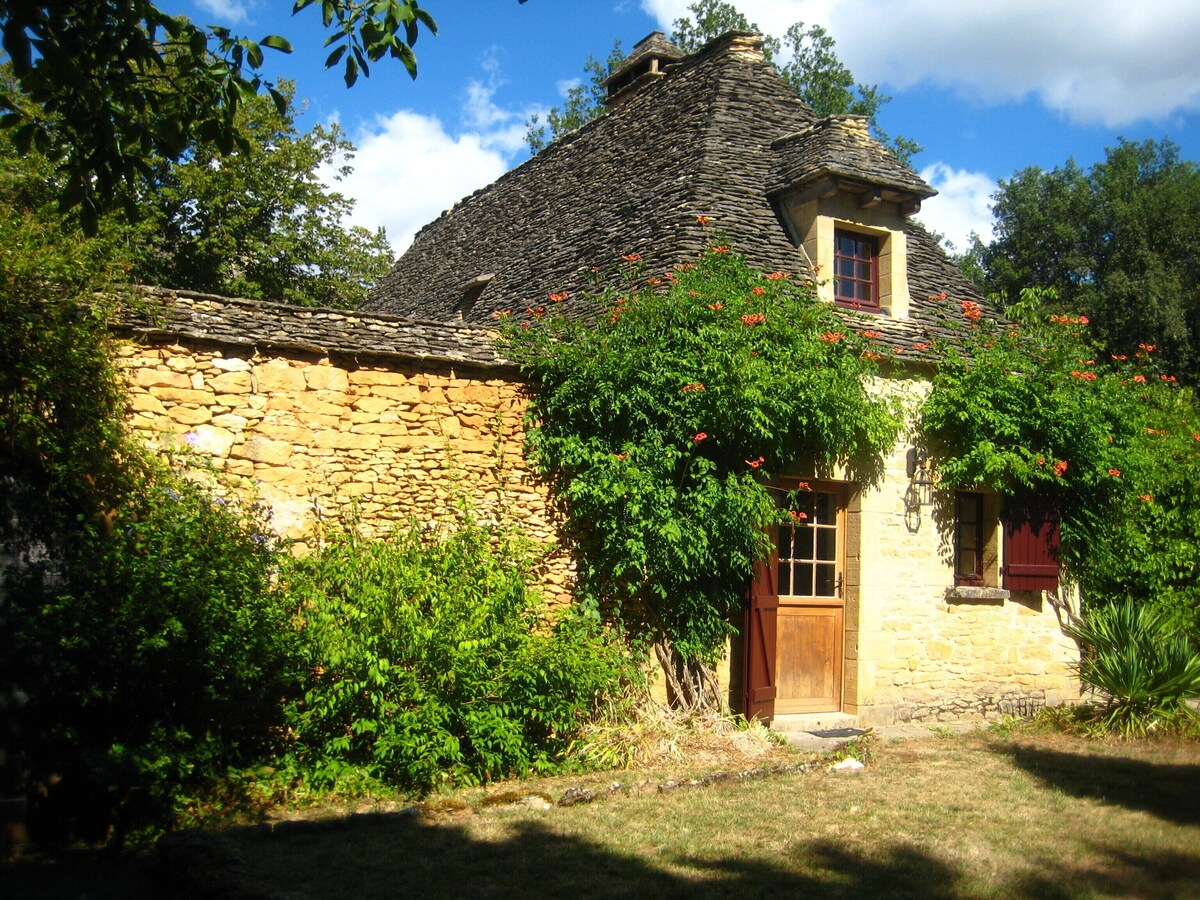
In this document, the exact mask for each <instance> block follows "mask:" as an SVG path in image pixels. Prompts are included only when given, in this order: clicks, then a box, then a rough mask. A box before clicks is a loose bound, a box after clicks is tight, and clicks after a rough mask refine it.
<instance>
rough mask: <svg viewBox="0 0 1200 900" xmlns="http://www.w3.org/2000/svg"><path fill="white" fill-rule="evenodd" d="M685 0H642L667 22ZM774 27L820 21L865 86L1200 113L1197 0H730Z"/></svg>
mask: <svg viewBox="0 0 1200 900" xmlns="http://www.w3.org/2000/svg"><path fill="white" fill-rule="evenodd" d="M688 5H689V4H688V0H642V8H643V9H644V10H645V11H646V12H647V13H648V14H649V15H651V16H653V17H655V18H656V19H657V20H658V22H659V24H660V26H661V27H662V28H663V29H664V30H667V31H669V30H670V27H671V23H672V21H674V19H676V18H678V17H680V16H686V15H688V12H687V7H688ZM736 5H737V6H738V8H739V9H741V10H742V12H743V13H744V14H745V15H746V18H748V19H750V20H751V21H754V22H757V23H758V25H759V26H760V27H761V28H762V29H763V30H765V31H766V32H768V33H771V34H776V35H779V34H782V33H783V31H784V30H785V29H786V28H787V27H788V25H790V24H791V23H792V22H795V21H803V22H804V23H805V24H808V25H811V24H819V25H823V26H824V27H826V28H827V29H828V30H829V31H830V33H831V34H832V35H833V37H834V38H835V39H836V41H837V52H838V55H839V56H840V57H841V59H842V60H843V62H845V63H846V64H847V65H848V66H849V67H850V69H851V70H852V71H853V72H854V74H855V76H856V77H857V78H859V79H860V80H861V81H863V82H865V83H868V84H870V83H879V84H881V85H883V86H884V87H885V88H886V89H891V90H904V89H906V88H909V87H912V86H914V85H917V84H920V83H928V84H935V85H939V86H943V87H949V88H951V89H953V90H956V91H958V92H959V93H960V94H962V95H963V96H965V97H969V98H972V99H976V100H979V101H981V102H984V103H999V102H1007V101H1015V100H1020V99H1023V98H1025V97H1028V96H1035V97H1037V98H1038V100H1039V101H1040V102H1041V103H1042V104H1044V105H1045V106H1046V107H1047V108H1049V109H1051V110H1054V111H1056V112H1058V113H1061V114H1062V115H1064V116H1066V117H1067V118H1068V119H1070V120H1072V121H1074V122H1078V123H1099V124H1103V125H1105V126H1107V127H1110V128H1115V127H1120V126H1123V125H1129V124H1131V123H1133V122H1136V121H1139V120H1150V121H1156V122H1157V121H1163V120H1165V119H1167V118H1168V117H1169V116H1171V115H1172V114H1175V113H1179V112H1195V111H1197V110H1200V54H1198V53H1196V52H1195V36H1196V35H1197V34H1200V3H1196V2H1194V0H1161V2H1159V3H1154V4H1149V3H1131V2H1129V0H1058V2H1053V3H1047V2H1045V0H1005V2H1003V3H997V2H988V3H984V2H968V3H957V4H955V3H946V2H945V0H736Z"/></svg>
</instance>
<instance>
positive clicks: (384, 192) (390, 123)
mask: <svg viewBox="0 0 1200 900" xmlns="http://www.w3.org/2000/svg"><path fill="white" fill-rule="evenodd" d="M351 137H352V139H353V141H354V143H355V145H356V146H357V147H358V152H357V153H356V154H355V156H354V159H353V160H352V161H351V165H352V166H353V167H354V171H353V172H352V173H351V174H350V175H349V176H347V177H346V178H345V179H343V180H341V181H337V182H333V185H334V187H335V189H336V190H339V191H341V192H342V193H343V194H345V195H346V196H348V197H353V198H355V201H356V205H355V208H354V213H353V215H352V216H351V218H350V223H349V224H351V225H362V226H365V227H367V228H371V229H375V228H378V227H379V226H381V225H382V226H383V227H385V228H386V229H387V234H388V239H389V240H390V241H391V244H392V249H393V250H394V251H395V252H396V254H397V255H398V254H400V253H402V252H404V250H406V249H407V248H408V245H409V244H411V243H412V239H413V235H415V234H416V232H417V230H418V229H419V228H421V226H423V225H425V224H426V223H428V222H431V221H433V220H434V219H435V218H437V216H438V215H440V214H441V212H442V211H443V210H445V209H449V208H450V207H451V206H453V205H454V204H455V203H456V202H457V201H459V200H461V199H462V198H463V197H465V196H467V195H468V194H470V193H471V192H472V191H475V190H477V189H479V188H481V187H483V186H484V185H487V184H490V183H491V182H493V181H495V180H496V179H497V178H499V177H500V176H501V175H502V174H503V173H504V172H505V170H506V169H508V167H509V162H510V160H509V158H508V157H507V156H506V155H505V154H504V153H502V152H500V151H498V150H497V149H495V144H496V142H497V139H496V137H495V134H491V135H487V136H485V135H481V134H475V133H467V134H461V135H458V136H453V135H451V134H449V133H447V131H446V129H445V128H444V127H443V125H442V123H441V122H440V121H439V120H437V119H435V118H431V117H429V116H422V115H418V114H416V113H413V112H409V111H407V110H401V111H399V112H396V113H393V114H392V115H391V116H388V117H386V118H385V117H378V118H376V119H375V120H374V121H373V122H371V123H369V124H367V125H363V126H361V127H360V128H359V129H358V130H357V131H356V132H355V133H354V134H353V135H351ZM326 178H327V180H330V179H331V178H332V172H329V173H326Z"/></svg>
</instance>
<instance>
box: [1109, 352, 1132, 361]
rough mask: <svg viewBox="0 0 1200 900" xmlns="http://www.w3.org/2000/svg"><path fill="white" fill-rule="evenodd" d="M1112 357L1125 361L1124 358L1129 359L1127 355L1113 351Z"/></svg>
mask: <svg viewBox="0 0 1200 900" xmlns="http://www.w3.org/2000/svg"><path fill="white" fill-rule="evenodd" d="M1112 358H1113V359H1115V360H1116V361H1117V362H1125V360H1127V359H1129V357H1128V356H1126V355H1125V354H1124V353H1121V354H1117V353H1114V354H1113V355H1112Z"/></svg>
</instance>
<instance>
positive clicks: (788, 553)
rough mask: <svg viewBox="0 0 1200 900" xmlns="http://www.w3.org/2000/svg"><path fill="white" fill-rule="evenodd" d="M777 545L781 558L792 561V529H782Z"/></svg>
mask: <svg viewBox="0 0 1200 900" xmlns="http://www.w3.org/2000/svg"><path fill="white" fill-rule="evenodd" d="M777 543H778V546H779V558H780V559H791V558H792V529H790V528H780V529H779V539H778V542H777Z"/></svg>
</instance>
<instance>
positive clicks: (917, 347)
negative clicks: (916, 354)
mask: <svg viewBox="0 0 1200 900" xmlns="http://www.w3.org/2000/svg"><path fill="white" fill-rule="evenodd" d="M912 348H913V349H914V350H917V351H920V350H928V349H929V345H928V344H926V343H925V342H924V341H922V342H921V343H920V344H913V345H912Z"/></svg>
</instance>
